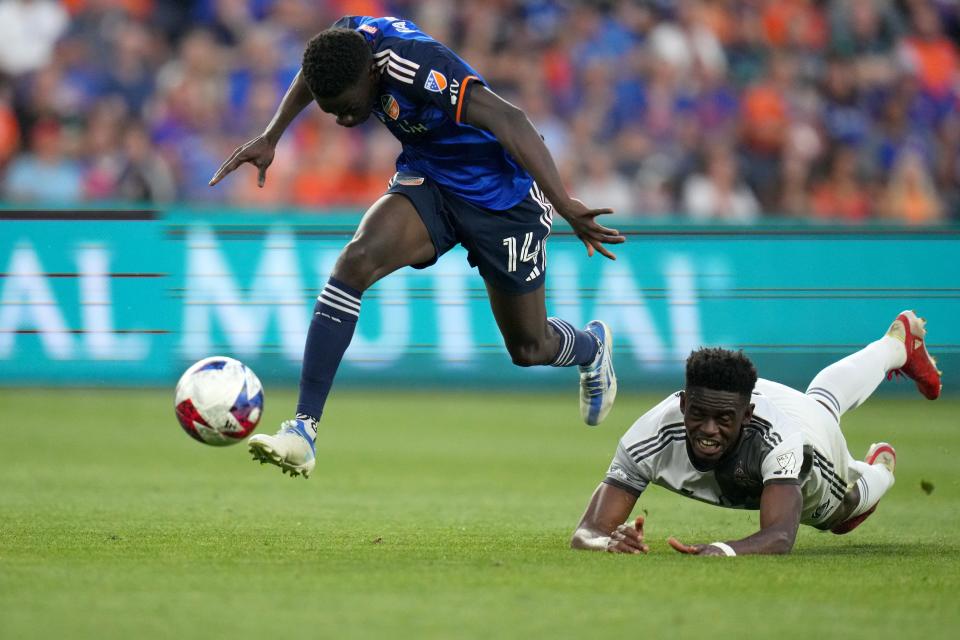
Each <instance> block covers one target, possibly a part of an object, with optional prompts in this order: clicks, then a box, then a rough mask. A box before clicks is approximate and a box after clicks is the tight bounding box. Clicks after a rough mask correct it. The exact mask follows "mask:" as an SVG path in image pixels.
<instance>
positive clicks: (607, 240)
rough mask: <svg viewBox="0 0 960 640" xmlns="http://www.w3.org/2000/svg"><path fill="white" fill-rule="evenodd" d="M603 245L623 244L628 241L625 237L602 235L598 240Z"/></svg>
mask: <svg viewBox="0 0 960 640" xmlns="http://www.w3.org/2000/svg"><path fill="white" fill-rule="evenodd" d="M596 239H597V240H599V241H600V242H602V243H603V244H623V243H624V242H626V241H627V239H626V238H624V237H623V236H619V235H617V236H611V235H600V236H598V237H597V238H596Z"/></svg>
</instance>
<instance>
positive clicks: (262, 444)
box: [250, 194, 436, 478]
mask: <svg viewBox="0 0 960 640" xmlns="http://www.w3.org/2000/svg"><path fill="white" fill-rule="evenodd" d="M434 255H436V249H435V248H434V246H433V241H432V240H431V239H430V234H429V233H428V232H427V228H426V227H425V226H424V224H423V221H422V220H421V219H420V216H419V214H418V213H417V211H416V209H415V208H414V207H413V204H412V203H411V202H410V200H408V199H407V198H406V197H404V196H402V195H398V194H387V195H385V196H383V197H382V198H380V199H379V200H377V202H376V203H375V204H374V205H373V206H372V207H370V209H368V210H367V212H366V214H364V216H363V219H362V220H361V222H360V226H359V227H358V228H357V232H356V233H355V234H354V236H353V239H352V240H351V241H350V242H349V243H348V244H347V246H346V247H344V248H343V251H341V253H340V257H339V259H338V260H337V263H336V265H335V266H334V269H333V273H332V275H331V277H330V280H329V281H328V282H327V285H326V286H325V287H324V289H323V291H322V292H321V294H320V296H319V297H318V298H317V303H316V306H315V307H314V315H313V320H312V321H311V323H310V329H309V331H308V333H307V340H306V345H305V346H304V354H303V368H302V370H301V374H300V400H299V402H298V404H297V415H296V418H295V419H293V420H287V421H285V422H284V423H283V424H281V425H280V431H279V432H277V434H276V435H272V436H271V435H266V434H260V435H255V436H253V437H252V438H250V453H251V454H252V455H253V458H254V459H255V460H259V461H260V463H261V464H262V463H267V462H269V463H271V464H275V465H277V466H278V467H280V468H281V469H282V470H283V472H284V473H290V475H291V476H297V475H303V476H304V477H305V478H306V477H309V476H310V473H311V472H312V471H313V468H314V465H315V464H316V461H315V457H316V453H315V448H314V441H315V440H316V437H317V422H318V420H319V419H320V416H321V414H322V413H323V407H324V404H325V403H326V400H327V395H328V394H329V392H330V387H331V386H332V384H333V378H334V376H335V375H336V372H337V368H338V367H339V366H340V360H341V359H342V358H343V353H344V351H346V349H347V346H349V344H350V340H351V339H352V337H353V332H354V329H355V328H356V325H357V319H358V318H359V315H360V298H361V296H362V294H363V292H364V291H365V290H366V289H367V288H369V287H370V286H371V285H372V284H373V283H374V282H376V281H377V280H379V279H381V278H383V277H384V276H386V275H388V274H390V273H393V272H394V271H396V270H397V269H399V268H401V267H405V266H408V265H413V264H421V263H424V262H429V261H430V260H431V259H433V257H434Z"/></svg>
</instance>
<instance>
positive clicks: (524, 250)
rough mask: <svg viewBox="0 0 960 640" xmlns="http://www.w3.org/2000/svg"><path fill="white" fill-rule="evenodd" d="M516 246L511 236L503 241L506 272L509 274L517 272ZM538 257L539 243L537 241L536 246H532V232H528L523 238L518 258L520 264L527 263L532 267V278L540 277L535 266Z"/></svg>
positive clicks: (515, 241) (514, 239) (515, 239)
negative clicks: (505, 250)
mask: <svg viewBox="0 0 960 640" xmlns="http://www.w3.org/2000/svg"><path fill="white" fill-rule="evenodd" d="M517 244H518V243H517V238H515V237H513V236H510V237H509V238H504V239H503V245H504V246H505V247H506V248H507V271H509V272H511V273H512V272H514V271H516V270H517V257H518V255H517ZM530 245H533V246H532V247H531V246H530ZM538 255H540V241H539V240H537V242H536V244H533V232H532V231H528V232H527V233H526V235H524V236H523V245H522V246H521V249H520V254H519V258H520V262H529V263H531V264H532V265H533V267H534V270H535V273H536V275H532V277H533V278H535V277H537V276H538V275H540V270H539V269H538V268H537V266H536V263H537V256H538Z"/></svg>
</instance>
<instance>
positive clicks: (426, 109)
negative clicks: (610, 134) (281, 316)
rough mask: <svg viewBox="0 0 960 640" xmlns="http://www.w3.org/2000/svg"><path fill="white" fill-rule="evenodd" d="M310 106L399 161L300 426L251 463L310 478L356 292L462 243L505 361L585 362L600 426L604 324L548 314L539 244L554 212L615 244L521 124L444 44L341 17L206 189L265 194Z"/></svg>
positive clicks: (339, 273) (390, 21)
mask: <svg viewBox="0 0 960 640" xmlns="http://www.w3.org/2000/svg"><path fill="white" fill-rule="evenodd" d="M313 101H316V103H317V104H318V105H319V106H320V108H321V109H322V110H323V111H325V112H327V113H329V114H332V115H334V116H336V118H337V124H339V125H342V126H345V127H355V126H357V125H360V124H362V123H363V122H365V121H366V120H367V118H368V117H369V116H370V114H371V113H372V114H374V115H376V117H377V118H378V119H379V120H380V121H381V122H382V123H383V124H385V125H386V127H387V128H388V129H389V130H390V132H391V133H392V134H393V135H394V136H395V137H396V138H397V139H398V140H400V142H401V143H402V145H403V151H402V153H401V154H400V157H399V158H398V159H397V173H396V174H395V175H394V177H393V178H392V180H391V181H390V183H389V185H388V187H387V191H386V193H385V194H384V195H383V196H382V197H381V198H380V199H379V200H377V202H375V203H374V204H373V206H371V207H370V208H369V209H368V210H367V212H366V213H365V214H364V216H363V219H362V220H361V222H360V226H359V227H358V229H357V231H356V234H355V235H354V237H353V239H352V240H351V241H350V242H349V243H348V244H347V245H346V246H345V247H344V249H343V251H342V252H341V254H340V256H339V259H338V260H337V262H336V265H335V266H334V269H333V272H332V274H331V276H330V279H329V281H328V282H327V284H326V286H325V287H324V289H323V291H322V293H321V294H320V296H319V297H318V298H317V302H316V306H315V307H314V316H313V320H312V321H311V324H310V329H309V331H308V333H307V339H306V345H305V347H304V354H303V367H302V370H301V377H300V398H299V402H298V405H297V411H296V418H295V419H294V420H288V421H286V422H284V423H283V424H281V427H280V431H279V432H277V434H276V435H272V436H271V435H255V436H253V437H252V438H251V439H250V451H251V453H252V454H253V456H254V459H257V460H259V461H260V462H270V463H272V464H275V465H277V466H279V467H280V468H281V469H283V471H284V473H287V472H289V473H290V474H291V476H297V475H303V476H304V477H309V475H310V473H311V472H312V471H313V468H314V465H315V445H314V442H315V440H316V437H317V422H318V421H319V419H320V416H321V414H322V413H323V407H324V404H325V402H326V398H327V395H328V393H329V391H330V387H331V385H332V383H333V378H334V375H335V374H336V370H337V368H338V366H339V365H340V360H341V358H342V357H343V353H344V351H346V349H347V346H348V345H349V344H350V340H351V338H352V336H353V332H354V329H355V328H356V324H357V319H358V317H359V313H360V300H361V296H362V295H363V292H364V291H365V290H366V289H368V288H369V287H370V286H371V285H372V284H373V283H375V282H376V281H377V280H379V279H380V278H383V277H384V276H386V275H388V274H389V273H391V272H393V271H396V270H397V269H399V268H401V267H405V266H413V267H414V268H423V267H427V266H429V265H431V264H433V263H434V262H436V261H437V259H438V258H439V257H440V256H441V255H442V254H443V253H445V252H446V251H448V250H449V249H451V248H452V247H453V246H454V245H456V244H457V243H460V244H462V245H463V246H464V247H465V248H466V249H467V258H468V260H469V262H470V264H471V265H472V266H475V267H477V268H478V270H479V271H480V275H481V276H482V277H483V279H484V282H485V285H486V288H487V294H488V296H489V298H490V306H491V307H492V309H493V315H494V317H495V319H496V322H497V326H498V327H499V328H500V332H501V334H502V335H503V338H504V342H505V343H506V346H507V350H508V351H509V353H510V356H511V358H512V359H513V362H514V364H517V365H519V366H523V367H526V366H534V365H552V366H557V367H566V366H573V365H578V366H579V369H580V410H581V415H582V417H583V419H584V421H585V422H586V423H587V424H589V425H596V424H599V423H600V422H601V421H602V420H603V419H604V418H605V417H606V415H607V413H608V412H609V410H610V408H611V406H612V405H613V401H614V398H615V396H616V391H617V383H616V376H615V375H614V371H613V364H612V348H613V338H612V335H611V333H610V329H609V328H608V327H607V326H606V324H604V323H603V322H600V321H597V320H594V321H592V322H590V323H588V324H587V326H586V327H585V328H584V329H583V330H582V331H581V330H578V329H576V328H575V327H573V326H572V325H571V324H570V323H568V322H565V321H563V320H561V319H560V318H548V317H547V313H546V304H545V301H544V276H545V275H546V268H547V254H546V240H547V236H548V235H550V228H551V223H552V220H553V212H554V211H556V212H557V213H558V214H560V215H561V216H562V217H563V218H564V219H565V220H566V221H567V222H568V223H569V224H570V226H571V227H572V228H573V230H574V232H575V233H576V235H577V237H579V238H580V240H581V241H582V242H583V244H584V245H585V246H586V249H587V253H588V255H590V256H592V255H593V254H594V252H598V253H600V254H601V255H603V256H605V257H607V258H610V259H615V256H614V255H613V254H612V253H610V251H609V250H608V249H607V248H606V247H604V244H617V243H621V242H623V241H624V238H623V236H622V235H620V233H619V232H618V231H616V230H614V229H609V228H607V227H604V226H602V225H600V224H598V223H597V222H596V217H597V216H598V215H601V214H607V213H612V212H611V210H610V209H590V208H588V207H587V206H585V205H584V204H583V203H582V202H580V201H579V200H576V199H575V198H572V197H570V195H569V194H568V193H567V191H566V189H565V188H564V186H563V184H562V182H561V179H560V175H559V173H558V171H557V168H556V165H555V164H554V162H553V159H552V158H551V156H550V153H549V151H547V148H546V146H545V145H544V143H543V140H542V138H541V137H540V135H539V134H538V133H537V131H536V129H535V128H534V126H533V125H532V124H531V123H530V120H529V119H528V118H527V116H526V115H525V114H524V113H523V111H521V110H520V109H518V108H517V107H515V106H513V105H512V104H510V103H509V102H506V101H505V100H503V99H502V98H500V97H499V96H498V95H497V94H496V93H494V92H493V91H491V90H490V88H489V87H488V86H487V84H486V82H485V81H484V80H483V78H482V77H481V76H480V74H478V73H477V72H476V71H474V70H473V69H472V68H471V67H470V65H468V64H467V63H466V62H464V61H463V60H461V59H460V58H459V57H458V56H457V55H456V54H455V53H453V52H452V51H451V50H450V49H448V48H447V47H446V46H444V45H443V44H441V43H439V42H437V41H436V40H434V39H433V38H431V37H430V36H428V35H426V34H425V33H423V32H422V31H420V30H419V29H418V28H417V26H416V25H414V24H413V23H412V22H409V21H406V20H398V19H396V18H372V17H358V16H348V17H344V18H341V19H340V20H339V21H337V22H336V24H334V26H333V27H331V28H330V29H326V30H324V31H322V32H321V33H319V34H318V35H316V36H315V37H313V38H312V39H311V40H310V41H309V43H308V44H307V47H306V50H305V51H304V54H303V65H302V67H301V69H300V71H299V73H298V74H297V76H296V78H295V79H294V80H293V82H292V84H291V85H290V87H289V89H288V90H287V93H286V95H285V96H284V97H283V100H282V101H281V103H280V106H279V107H278V109H277V112H276V114H275V115H274V117H273V119H272V120H271V122H270V123H269V124H268V125H267V127H266V129H265V130H264V132H263V133H262V134H261V135H259V136H258V137H256V138H254V139H253V140H251V141H249V142H247V143H246V144H244V145H242V146H240V147H239V148H237V149H236V150H235V151H234V153H233V154H232V155H231V156H230V158H228V159H227V161H226V162H224V163H223V165H222V166H221V167H220V169H219V170H218V171H217V172H216V174H215V175H214V176H213V178H212V179H211V180H210V184H211V185H215V184H216V183H217V182H219V181H220V180H221V179H222V178H223V177H224V176H225V175H227V174H228V173H230V172H231V171H233V170H234V169H236V168H237V167H239V166H240V165H241V164H243V163H247V162H249V163H251V164H253V165H254V166H256V167H257V169H258V171H259V175H258V183H259V184H260V186H263V183H264V180H265V177H266V171H267V168H268V167H269V166H270V163H271V162H272V161H273V156H274V148H275V147H276V144H277V141H278V140H279V138H280V136H281V135H282V134H283V132H284V130H285V129H286V128H287V126H288V125H289V124H290V122H291V121H292V120H293V118H294V117H295V116H296V115H297V114H298V113H300V112H301V111H302V110H303V109H304V108H306V107H307V105H309V104H310V103H311V102H313Z"/></svg>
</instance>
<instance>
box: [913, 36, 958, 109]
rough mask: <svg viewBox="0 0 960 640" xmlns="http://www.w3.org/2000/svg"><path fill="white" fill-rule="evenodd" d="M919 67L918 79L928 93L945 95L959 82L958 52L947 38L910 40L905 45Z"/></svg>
mask: <svg viewBox="0 0 960 640" xmlns="http://www.w3.org/2000/svg"><path fill="white" fill-rule="evenodd" d="M905 45H906V47H907V51H908V52H909V55H910V56H911V57H912V58H913V61H914V63H915V64H916V66H917V77H918V78H919V79H920V84H921V86H923V88H924V89H926V90H927V91H929V92H931V93H934V94H937V95H944V94H946V93H947V92H948V91H950V89H952V88H953V85H954V83H955V82H957V80H958V60H957V51H956V49H955V48H954V46H953V43H952V42H950V41H949V40H947V39H946V38H937V39H935V40H925V39H922V38H909V39H907V41H906V43H905Z"/></svg>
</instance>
